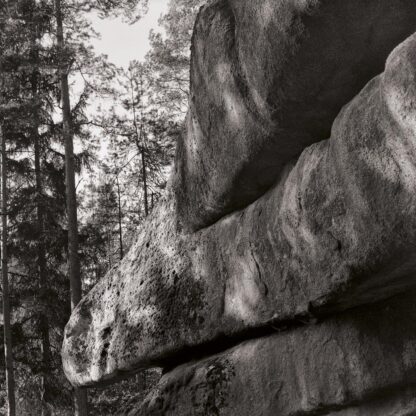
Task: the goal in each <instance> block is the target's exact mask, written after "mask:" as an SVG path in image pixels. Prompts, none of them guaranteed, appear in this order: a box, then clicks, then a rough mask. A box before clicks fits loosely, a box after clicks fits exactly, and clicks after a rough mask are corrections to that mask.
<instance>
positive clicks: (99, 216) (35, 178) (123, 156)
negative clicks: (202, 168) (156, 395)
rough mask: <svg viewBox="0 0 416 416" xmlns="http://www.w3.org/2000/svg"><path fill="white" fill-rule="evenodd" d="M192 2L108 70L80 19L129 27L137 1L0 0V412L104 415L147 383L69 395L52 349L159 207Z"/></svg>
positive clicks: (140, 9)
mask: <svg viewBox="0 0 416 416" xmlns="http://www.w3.org/2000/svg"><path fill="white" fill-rule="evenodd" d="M201 4H202V1H197V0H171V1H170V3H169V7H168V12H167V14H166V15H164V16H162V18H161V20H160V24H161V26H162V27H163V34H158V33H156V32H153V33H152V34H151V39H150V40H151V50H150V52H149V53H148V55H147V57H146V59H145V60H144V61H143V62H139V61H132V62H131V63H130V65H129V66H128V67H127V68H117V67H116V66H115V65H113V64H112V63H111V62H109V61H108V59H107V58H106V57H105V56H100V55H98V54H96V53H95V52H94V50H93V48H92V46H91V45H92V43H91V40H92V38H93V37H94V36H95V33H94V28H93V27H92V25H91V23H90V20H89V16H90V14H91V13H94V14H95V15H98V16H99V17H101V18H109V17H122V18H123V19H124V20H125V21H126V22H128V23H129V24H137V25H140V18H141V17H142V16H143V15H144V14H145V13H146V12H147V8H148V4H147V1H146V0H122V1H117V2H115V1H111V0H109V1H107V0H104V1H102V0H88V1H87V0H14V1H11V0H5V1H3V2H0V143H1V162H2V163H1V174H2V175H1V190H2V191H1V196H2V199H1V201H2V203H1V214H2V215H1V218H2V221H1V229H2V232H1V236H2V238H1V243H2V249H1V255H2V263H1V272H2V283H1V297H2V300H1V304H2V312H1V315H0V318H1V319H0V333H1V340H0V414H7V415H9V416H14V415H21V416H25V415H35V416H36V415H42V416H49V415H74V414H75V415H87V414H89V415H116V414H119V413H118V412H121V411H122V410H123V411H126V410H128V409H129V408H134V406H135V405H137V403H138V402H139V401H141V400H142V399H143V397H144V395H145V393H146V391H147V390H148V389H149V388H150V387H151V386H152V384H153V383H154V382H155V381H156V380H157V378H158V372H157V371H154V372H147V373H145V374H138V375H137V376H136V377H134V378H132V379H131V380H127V381H124V382H122V383H121V384H119V385H116V386H112V387H108V388H107V389H105V390H94V389H91V390H90V391H89V392H88V394H87V393H86V392H85V391H83V392H81V391H74V389H73V388H72V387H71V386H70V385H69V383H68V382H67V381H66V379H65V376H64V374H63V372H62V367H61V358H60V348H61V343H62V336H63V329H64V326H65V324H66V322H67V320H68V317H69V315H70V311H71V307H74V306H75V305H76V303H77V302H78V301H79V299H80V297H81V295H82V294H83V293H85V292H86V291H87V290H89V289H90V288H91V286H92V285H94V284H95V283H96V282H97V281H98V280H99V279H101V278H102V277H103V276H104V275H105V273H106V272H107V271H108V270H109V269H110V268H111V267H113V266H114V265H115V264H116V263H117V262H118V261H120V260H121V259H122V258H123V256H124V255H125V253H126V252H127V250H128V248H129V246H130V244H131V242H132V239H133V238H134V234H135V231H136V230H137V227H138V226H139V225H140V224H141V222H142V221H144V220H145V218H146V216H147V215H150V214H151V212H152V210H153V208H154V207H155V205H156V204H157V202H158V200H159V199H160V198H161V197H162V196H163V192H164V189H165V187H166V181H167V177H168V174H169V172H170V169H171V164H172V160H173V155H174V151H175V143H176V139H177V137H178V135H179V134H180V133H181V129H182V124H183V121H184V117H185V113H186V107H187V99H188V85H189V79H188V77H189V68H188V67H189V46H190V38H191V33H192V26H193V21H194V19H195V16H196V13H197V10H198V8H199V6H200V5H201ZM97 103H98V104H97ZM69 277H70V278H69ZM71 303H72V305H71ZM87 396H88V397H87ZM120 414H121V413H120Z"/></svg>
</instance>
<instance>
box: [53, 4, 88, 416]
mask: <svg viewBox="0 0 416 416" xmlns="http://www.w3.org/2000/svg"><path fill="white" fill-rule="evenodd" d="M55 12H56V22H57V46H58V51H59V52H60V54H61V62H60V67H59V72H60V74H59V75H60V83H61V99H62V118H63V136H64V141H65V178H66V203H67V215H68V274H69V281H70V287H71V309H72V310H73V309H74V308H75V306H76V305H77V304H78V302H79V301H80V300H81V297H82V286H81V269H80V262H79V256H78V220H77V202H76V188H75V160H74V143H73V131H72V120H71V104H70V98H69V84H68V67H67V65H68V63H67V62H65V59H63V56H64V50H65V42H64V31H63V18H62V7H61V0H55ZM75 415H76V416H86V415H88V401H87V391H86V390H85V389H79V388H75Z"/></svg>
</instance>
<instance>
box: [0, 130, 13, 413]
mask: <svg viewBox="0 0 416 416" xmlns="http://www.w3.org/2000/svg"><path fill="white" fill-rule="evenodd" d="M0 140H1V196H2V198H1V213H2V221H1V223H2V229H1V236H2V245H1V272H2V273H1V274H2V281H3V322H4V355H5V357H4V358H5V364H6V385H7V402H8V416H15V415H16V399H15V383H14V371H13V356H12V334H11V316H10V294H9V276H8V258H7V237H8V232H7V208H8V207H7V165H6V160H7V155H6V138H5V137H4V134H3V129H2V126H1V125H0Z"/></svg>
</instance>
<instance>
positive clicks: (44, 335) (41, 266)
mask: <svg viewBox="0 0 416 416" xmlns="http://www.w3.org/2000/svg"><path fill="white" fill-rule="evenodd" d="M34 134H35V135H36V136H35V137H34V139H35V181H36V211H37V228H38V259H37V260H38V261H37V268H38V276H39V292H40V293H39V295H40V296H39V298H40V301H41V303H42V307H41V314H40V317H39V320H40V322H39V329H40V337H41V353H42V381H41V383H42V385H41V402H42V416H50V414H51V413H50V410H49V407H48V404H47V397H48V383H47V377H48V376H47V374H48V371H49V369H50V364H51V346H50V341H49V320H48V315H47V299H46V293H47V286H48V283H47V279H46V250H45V229H44V212H43V203H42V202H43V201H42V177H41V166H40V159H41V158H40V153H41V151H40V143H39V135H38V129H37V128H35V129H34Z"/></svg>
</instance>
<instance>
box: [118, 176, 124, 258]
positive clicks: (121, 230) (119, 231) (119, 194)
mask: <svg viewBox="0 0 416 416" xmlns="http://www.w3.org/2000/svg"><path fill="white" fill-rule="evenodd" d="M116 179H117V202H118V238H119V244H120V260H122V259H123V257H124V250H123V228H122V224H121V222H122V219H123V213H122V211H121V193H120V182H119V180H118V174H117V178H116Z"/></svg>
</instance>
